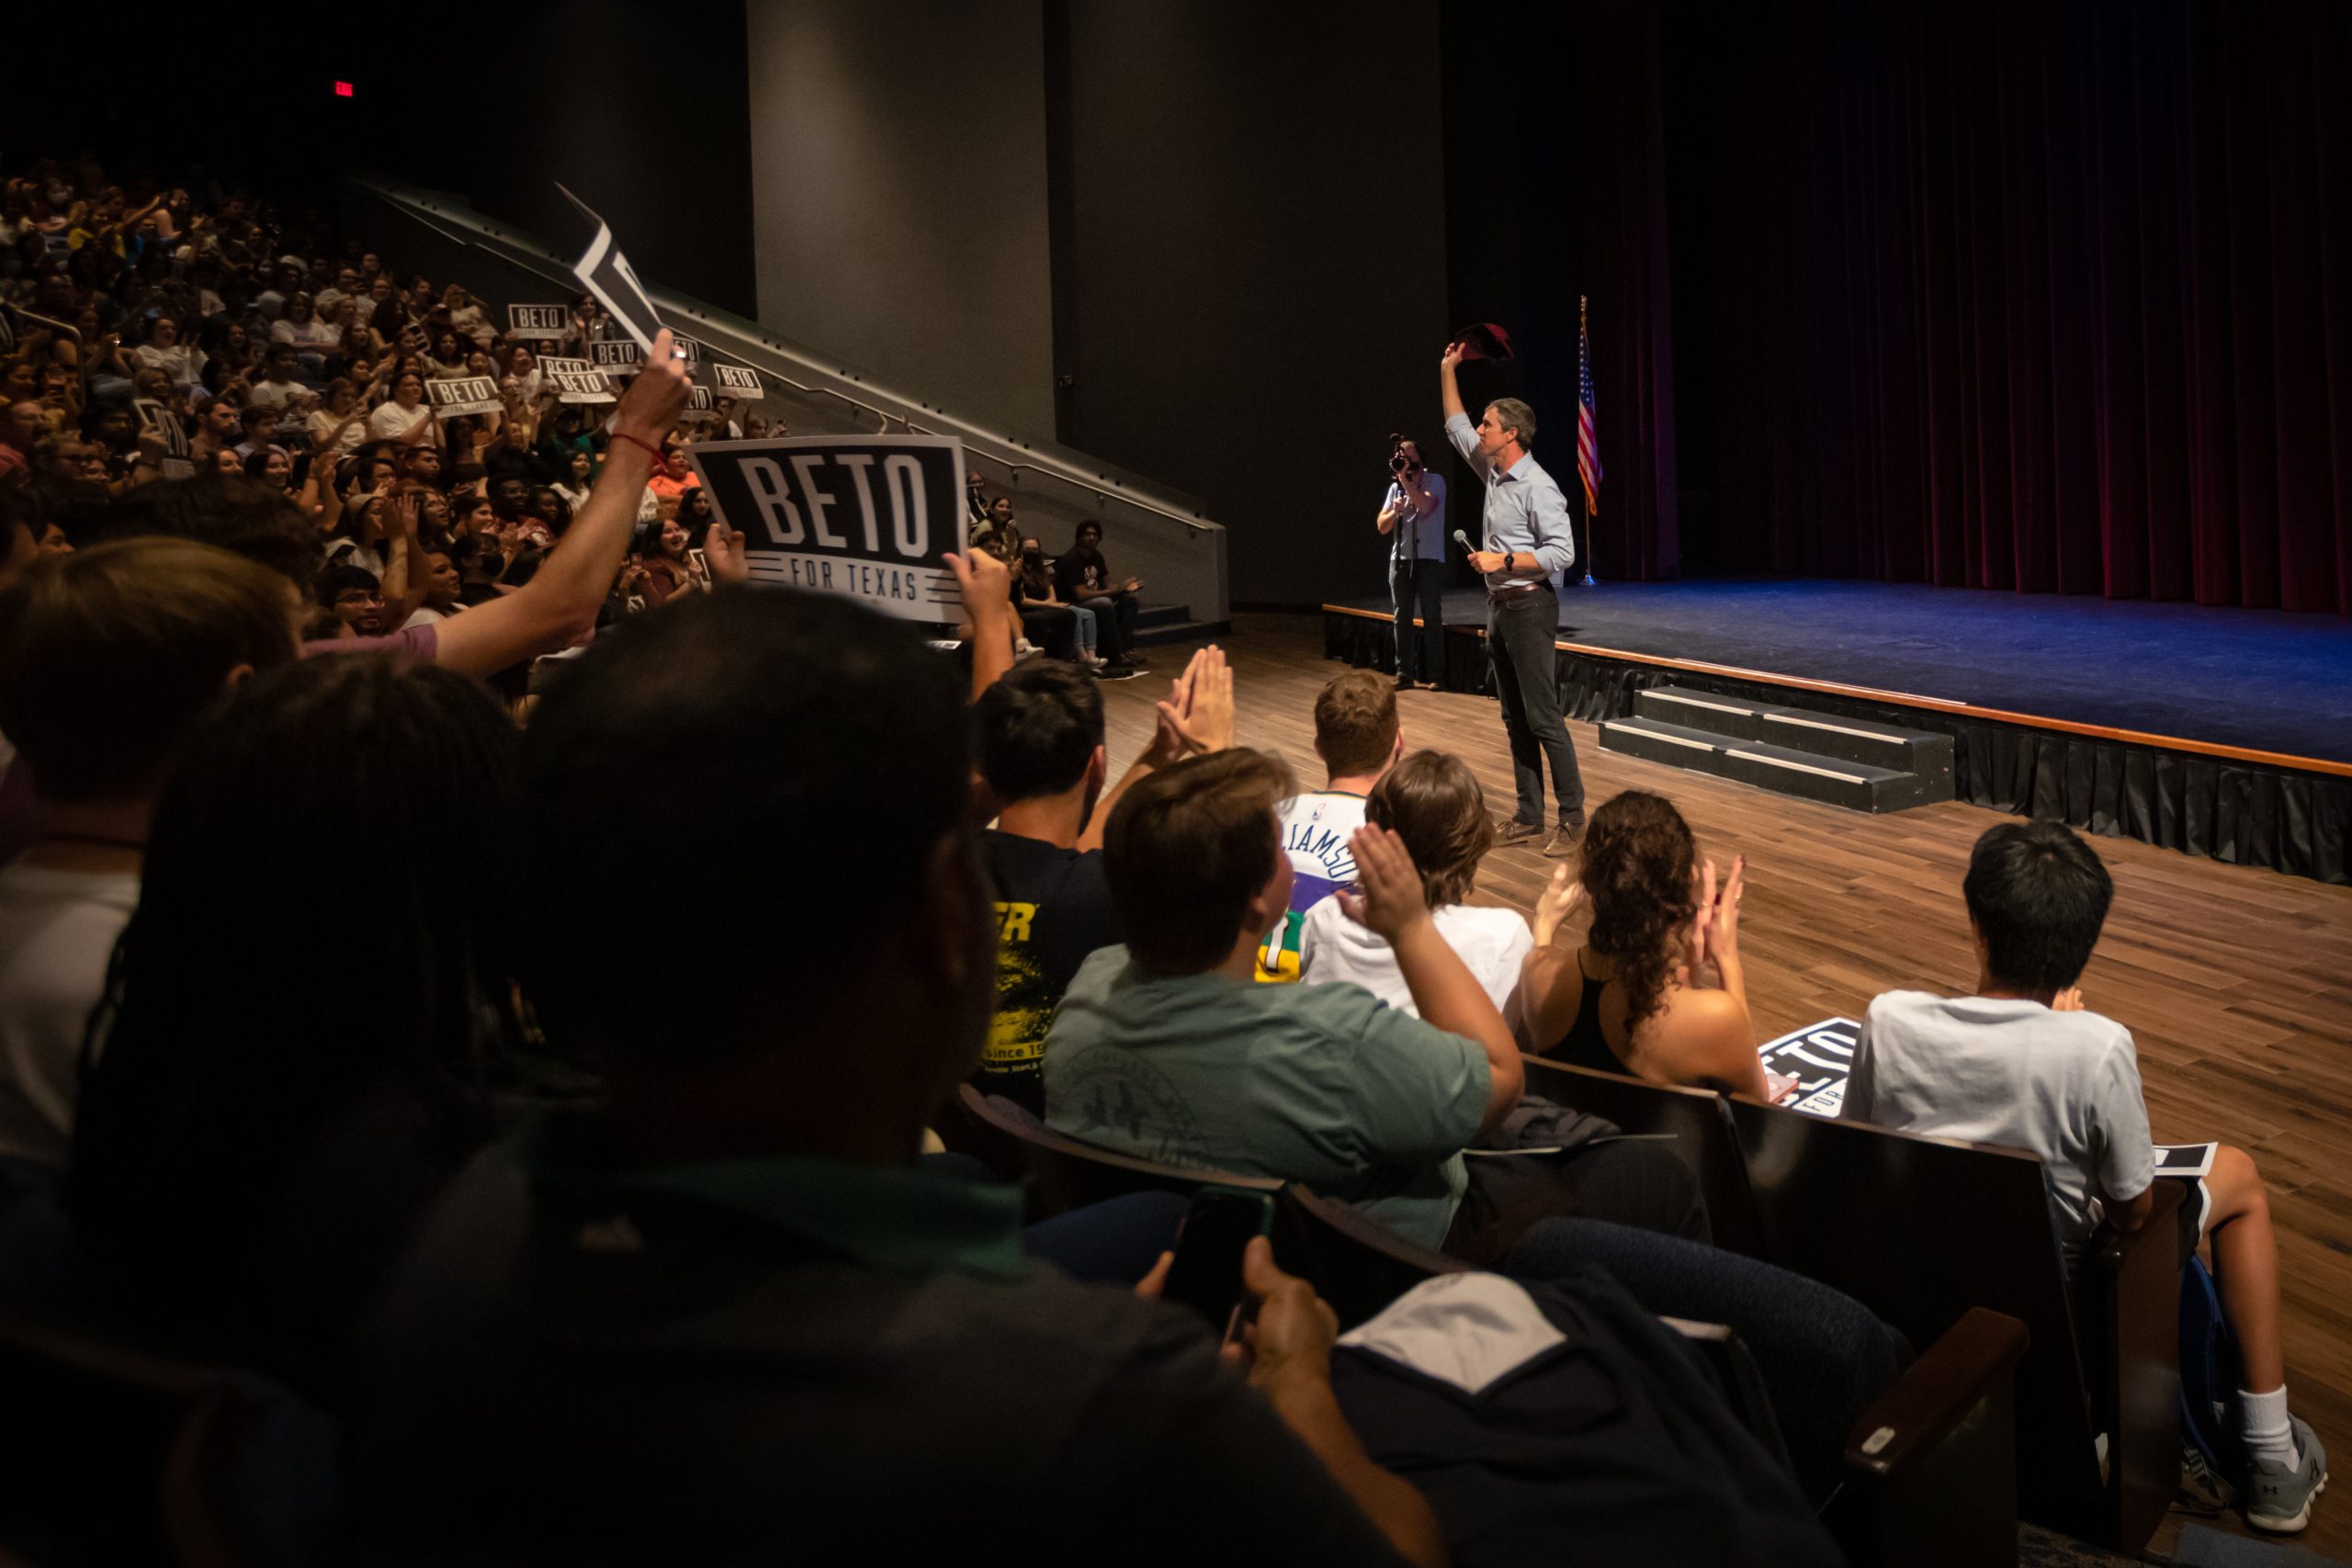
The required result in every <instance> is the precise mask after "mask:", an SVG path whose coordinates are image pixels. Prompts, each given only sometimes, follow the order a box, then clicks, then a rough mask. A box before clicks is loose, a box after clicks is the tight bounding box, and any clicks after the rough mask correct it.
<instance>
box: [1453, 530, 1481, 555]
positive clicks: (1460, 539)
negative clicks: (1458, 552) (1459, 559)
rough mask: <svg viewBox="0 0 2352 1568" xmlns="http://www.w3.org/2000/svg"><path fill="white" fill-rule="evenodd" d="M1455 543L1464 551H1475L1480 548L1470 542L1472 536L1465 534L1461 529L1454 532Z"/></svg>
mask: <svg viewBox="0 0 2352 1568" xmlns="http://www.w3.org/2000/svg"><path fill="white" fill-rule="evenodd" d="M1453 542H1454V543H1455V544H1457V545H1460V546H1461V547H1463V548H1464V550H1475V549H1476V548H1477V546H1476V545H1474V544H1472V543H1471V542H1470V536H1469V535H1467V534H1465V533H1464V532H1463V531H1462V530H1461V529H1459V528H1456V529H1455V530H1454V531H1453Z"/></svg>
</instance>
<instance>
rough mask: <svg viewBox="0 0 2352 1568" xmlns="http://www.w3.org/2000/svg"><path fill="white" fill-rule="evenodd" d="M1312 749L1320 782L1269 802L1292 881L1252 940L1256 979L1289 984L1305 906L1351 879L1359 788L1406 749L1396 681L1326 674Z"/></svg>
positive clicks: (1359, 821) (1359, 819)
mask: <svg viewBox="0 0 2352 1568" xmlns="http://www.w3.org/2000/svg"><path fill="white" fill-rule="evenodd" d="M1315 754H1316V755H1317V756H1318V757H1320V758H1322V759H1323V767H1324V771H1325V780H1324V784H1323V787H1322V788H1321V789H1319V790H1306V791H1303V792H1301V793H1300V794H1297V795H1293V796H1291V797H1290V798H1289V799H1288V800H1285V801H1283V803H1282V805H1281V806H1279V807H1276V808H1275V816H1276V817H1277V818H1279V819H1280V820H1281V823H1282V847H1283V855H1284V856H1285V857H1287V858H1288V860H1289V861H1290V868H1291V874H1292V877H1293V881H1292V883H1291V894H1290V913H1289V914H1288V915H1287V916H1286V917H1284V918H1283V920H1282V921H1281V922H1280V923H1279V924H1277V925H1276V926H1275V927H1274V929H1273V930H1272V931H1268V932H1267V933H1266V935H1265V936H1264V937H1263V938H1262V939H1261V941H1260V942H1259V943H1258V964H1257V976H1258V978H1259V979H1261V980H1268V981H1276V982H1283V983H1287V982H1290V981H1295V980H1296V979H1297V978H1298V977H1299V942H1300V938H1301V933H1302V932H1303V931H1304V930H1305V928H1306V911H1307V910H1309V909H1311V908H1314V907H1315V906H1316V905H1317V904H1319V903H1321V902H1322V901H1323V900H1324V899H1326V898H1329V897H1330V896H1331V895H1332V894H1333V893H1335V892H1337V891H1338V890H1339V889H1340V888H1342V887H1345V886H1349V885H1350V884H1351V883H1353V882H1354V881H1355V879H1356V859H1355V854H1354V852H1353V851H1351V849H1350V848H1349V847H1348V844H1349V839H1350V837H1351V835H1352V834H1353V833H1354V832H1355V830H1356V829H1359V828H1361V827H1363V822H1364V817H1363V800H1364V795H1366V794H1367V793H1369V792H1370V790H1371V789H1372V786H1373V785H1374V784H1377V783H1379V782H1380V775H1381V774H1383V773H1386V772H1387V771H1388V768H1389V764H1391V763H1392V762H1394V761H1397V758H1399V757H1401V756H1403V755H1404V754H1405V736H1404V732H1403V730H1402V729H1400V728H1398V726H1397V692H1396V688H1395V687H1393V686H1392V685H1390V684H1389V682H1386V681H1385V680H1383V679H1381V678H1380V677H1379V676H1378V675H1376V674H1374V673H1373V672H1372V671H1369V670H1349V671H1343V672H1341V673H1340V674H1338V675H1334V676H1333V677H1331V679H1330V680H1329V682H1325V684H1324V687H1323V690H1322V691H1321V692H1320V693H1318V694H1317V695H1316V698H1315Z"/></svg>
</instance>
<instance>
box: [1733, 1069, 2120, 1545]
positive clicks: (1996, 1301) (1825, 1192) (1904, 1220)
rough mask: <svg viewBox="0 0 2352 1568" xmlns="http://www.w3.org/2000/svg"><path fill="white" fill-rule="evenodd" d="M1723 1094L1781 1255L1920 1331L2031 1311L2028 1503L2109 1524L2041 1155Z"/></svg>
mask: <svg viewBox="0 0 2352 1568" xmlns="http://www.w3.org/2000/svg"><path fill="white" fill-rule="evenodd" d="M1725 1103H1726V1104H1727V1105H1728V1106H1729V1109H1730V1114H1731V1118H1732V1122H1733V1125H1734V1127H1735V1129H1736V1132H1737V1134H1738V1138H1739V1144H1740V1147H1741V1150H1742V1152H1743V1154H1744V1155H1745V1156H1746V1161H1747V1179H1748V1186H1749V1190H1751V1192H1752V1193H1753V1194H1754V1198H1755V1203H1756V1213H1757V1219H1758V1225H1759V1227H1760V1229H1761V1233H1762V1239H1763V1243H1764V1247H1765V1256H1766V1257H1768V1258H1770V1260H1771V1261H1772V1262H1774V1263H1777V1264H1779V1265H1781V1267H1782V1268H1785V1269H1794V1270H1795V1271H1797V1272H1798V1273H1800V1274H1804V1275H1806V1276H1808V1277H1810V1278H1812V1279H1815V1280H1820V1281H1821V1282H1822V1283H1823V1284H1826V1285H1830V1286H1834V1287H1836V1288H1837V1289H1838V1290H1840V1291H1843V1292H1846V1293H1847V1294H1848V1295H1850V1296H1852V1297H1854V1298H1855V1299H1856V1300H1857V1301H1860V1303H1862V1304H1863V1305H1865V1306H1867V1307H1869V1308H1870V1309H1871V1311H1872V1312H1874V1313H1876V1314H1878V1315H1879V1316H1880V1317H1881V1318H1882V1319H1883V1320H1884V1321H1885V1322H1886V1323H1888V1324H1890V1325H1893V1326H1894V1328H1896V1329H1898V1330H1900V1331H1901V1332H1902V1333H1903V1334H1904V1335H1905V1337H1908V1338H1909V1339H1910V1341H1911V1342H1912V1343H1913V1344H1914V1345H1920V1346H1924V1345H1928V1344H1931V1343H1933V1342H1934V1341H1935V1340H1937V1339H1938V1338H1939V1337H1941V1336H1942V1335H1943V1334H1944V1332H1945V1331H1946V1330H1947V1329H1949V1328H1951V1326H1952V1325H1954V1324H1955V1323H1957V1322H1959V1321H1960V1319H1961V1317H1962V1315H1963V1314H1965V1313H1966V1312H1967V1311H1968V1310H1969V1309H1970V1308H1971V1307H1985V1308H1989V1309H1990V1310H1992V1311H1994V1312H1996V1313H2002V1314H2007V1316H2010V1317H2013V1318H2015V1319H2017V1320H2018V1322H2020V1323H2022V1324H2024V1325H2025V1327H2026V1331H2027V1334H2028V1335H2029V1336H2030V1343H2029V1346H2028V1348H2027V1350H2026V1353H2025V1357H2024V1359H2023V1360H2022V1361H2021V1362H2020V1363H2019V1365H2018V1371H2017V1429H2018V1490H2019V1496H2020V1501H2021V1503H2022V1505H2023V1509H2024V1512H2025V1513H2026V1515H2027V1517H2031V1518H2037V1519H2040V1520H2042V1521H2043V1522H2047V1523H2051V1524H2052V1525H2053V1526H2056V1527H2058V1528H2067V1526H2068V1523H2071V1524H2072V1525H2073V1528H2074V1529H2075V1533H2078V1534H2084V1535H2087V1536H2091V1537H2093V1538H2094V1539H2097V1538H2098V1537H2101V1536H2104V1535H2107V1534H2108V1533H2109V1531H2108V1530H2106V1529H2100V1528H2098V1523H2097V1519H2096V1517H2095V1516H2096V1510H2097V1508H2098V1499H2099V1498H2100V1497H2101V1495H2102V1493H2103V1490H2104V1487H2103V1483H2102V1480H2101V1476H2100V1473H2099V1467H2098V1457H2097V1455H2098V1450H2097V1447H2096V1445H2095V1442H2094V1437H2095V1430H2096V1429H2095V1427H2094V1425H2093V1419H2092V1404H2091V1400H2090V1396H2089V1388H2090V1383H2089V1380H2088V1378H2087V1377H2086V1367H2085V1364H2084V1361H2083V1358H2082V1355H2081V1352H2080V1350H2079V1348H2078V1344H2079V1341H2078V1339H2077V1337H2076V1335H2075V1322H2074V1313H2073V1307H2072V1304H2071V1302H2070V1299H2069V1293H2068V1290H2067V1284H2066V1276H2065V1270H2064V1263H2063V1261H2062V1259H2061V1257H2060V1253H2059V1250H2058V1242H2057V1237H2056V1235H2055V1233H2054V1231H2053V1230H2052V1226H2051V1222H2050V1213H2049V1208H2048V1206H2047V1204H2046V1202H2045V1201H2044V1199H2043V1196H2042V1171H2041V1161H2040V1160H2039V1159H2037V1158H2036V1157H2035V1156H2031V1155H2030V1154H2025V1153H2022V1152H2020V1151H2018V1150H2015V1149H1999V1148H1992V1147H1989V1146H1985V1145H1973V1144H1962V1143H1958V1142H1954V1141H1952V1140H1949V1139H1943V1138H1928V1137H1919V1136H1915V1135H1913V1134H1904V1133H1890V1132H1886V1131H1883V1130H1882V1129H1879V1128H1875V1127H1870V1126H1866V1125H1863V1124H1860V1123H1857V1122H1833V1121H1825V1120H1823V1119H1822V1118H1820V1117H1817V1116H1811V1115H1807V1114H1804V1112H1801V1111H1783V1110H1780V1109H1778V1108H1775V1107H1770V1106H1763V1105H1754V1104H1749V1103H1747V1102H1745V1101H1741V1100H1730V1101H1726V1102H1725ZM2085 1509H2089V1510H2092V1513H2090V1514H2085V1513H2084V1512H2083V1510H2085ZM2062 1521H2064V1522H2062Z"/></svg>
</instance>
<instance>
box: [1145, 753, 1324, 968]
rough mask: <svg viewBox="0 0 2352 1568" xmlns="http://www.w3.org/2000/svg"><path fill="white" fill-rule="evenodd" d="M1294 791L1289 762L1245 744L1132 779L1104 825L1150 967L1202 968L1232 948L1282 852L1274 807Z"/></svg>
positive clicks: (1294, 786) (1214, 961)
mask: <svg viewBox="0 0 2352 1568" xmlns="http://www.w3.org/2000/svg"><path fill="white" fill-rule="evenodd" d="M1296 793H1297V784H1296V782H1295V780H1294V779H1293V778H1292V777H1291V772H1290V770H1289V769H1288V768H1287V767H1285V766H1283V763H1282V762H1281V761H1279V760H1278V759H1276V758H1273V757H1270V756H1267V755H1265V754H1264V753H1262V752H1259V751H1252V750H1249V749H1248V748H1246V747H1236V748H1234V749H1233V750H1226V751H1218V752H1216V753H1214V754H1212V755H1210V756H1206V757H1195V758H1193V759H1192V760H1191V761H1183V762H1179V763H1177V764H1176V765H1175V766H1174V767H1172V768H1166V769H1162V770H1161V771H1160V772H1159V773H1152V774H1149V775H1148V776H1147V777H1146V778H1145V779H1144V780H1143V781H1142V782H1141V783H1140V784H1133V785H1130V786H1129V787H1128V789H1127V792H1126V794H1125V795H1122V796H1121V797H1120V798H1119V804H1118V806H1117V807H1115V808H1114V809H1113V811H1112V813H1111V820H1110V822H1109V824H1108V825H1107V827H1106V829H1105V831H1104V833H1103V872H1104V874H1105V875H1106V876H1107V877H1108V878H1109V880H1110V884H1111V901H1112V902H1113V903H1114V904H1115V905H1117V906H1118V910H1119V923H1120V924H1121V925H1122V926H1123V927H1124V928H1125V931H1126V933H1127V950H1128V951H1129V952H1130V953H1133V954H1134V955H1135V958H1136V963H1137V964H1141V965H1142V966H1143V968H1144V969H1145V970H1146V971H1147V972H1148V973H1151V974H1157V975H1196V974H1199V973H1201V972H1202V971H1203V970H1205V969H1207V968H1209V967H1210V966H1212V965H1213V964H1216V963H1217V962H1218V961H1219V960H1220V959H1222V958H1224V956H1225V955H1226V954H1227V953H1229V952H1231V951H1232V949H1233V944H1234V942H1236V941H1237V940H1238V938H1239V937H1240V935H1241V927H1242V923H1243V922H1244V921H1245V920H1246V919H1249V915H1250V900H1251V899H1252V898H1254V897H1257V896H1258V893H1259V891H1260V890H1261V889H1262V888H1263V887H1264V886H1266V884H1267V883H1268V882H1269V881H1270V880H1272V877H1273V874H1274V871H1275V862H1276V861H1277V860H1278V859H1279V858H1280V856H1281V854H1282V843H1281V829H1280V827H1279V826H1278V825H1277V823H1276V821H1275V818H1274V807H1275V806H1276V805H1277V804H1278V803H1280V802H1281V801H1283V800H1284V799H1286V798H1288V797H1289V796H1290V795H1295V794H1296Z"/></svg>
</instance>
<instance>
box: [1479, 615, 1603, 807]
mask: <svg viewBox="0 0 2352 1568" xmlns="http://www.w3.org/2000/svg"><path fill="white" fill-rule="evenodd" d="M1559 628H1560V596H1559V594H1558V593H1557V592H1555V591H1554V590H1553V588H1552V585H1551V584H1550V583H1548V582H1542V583H1538V584H1536V586H1534V587H1533V588H1531V589H1528V590H1527V591H1526V592H1523V593H1521V594H1520V595H1519V596H1518V597H1516V598H1514V599H1510V600H1506V601H1504V602H1502V603H1500V604H1497V603H1494V602H1492V601H1489V602H1488V604H1487V658H1489V659H1491V660H1494V665H1495V694H1496V695H1498V696H1499V697H1500V698H1501V699H1502V704H1503V734H1504V735H1505V736H1506V737H1508V738H1509V739H1510V771H1511V778H1512V781H1513V782H1514V783H1515V784H1517V785H1518V786H1519V809H1518V811H1517V813H1516V814H1515V815H1516V818H1517V820H1519V821H1521V822H1524V823H1527V824H1529V825H1530V826H1532V827H1537V828H1540V827H1542V826H1543V825H1544V763H1545V762H1547V761H1548V762H1550V763H1551V766H1552V793H1553V794H1554V795H1555V796H1557V797H1558V800H1559V804H1560V824H1561V826H1563V827H1566V826H1570V825H1573V824H1577V823H1581V822H1582V821H1583V820H1584V776H1583V775H1582V774H1580V773H1577V747H1576V742H1575V741H1573V740H1571V739H1568V727H1567V726H1566V724H1565V723H1563V722H1562V721H1561V718H1560V682H1559V673H1558V661H1557V660H1556V658H1555V653H1554V650H1553V647H1552V644H1553V643H1554V642H1555V640H1556V639H1557V638H1558V637H1559Z"/></svg>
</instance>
